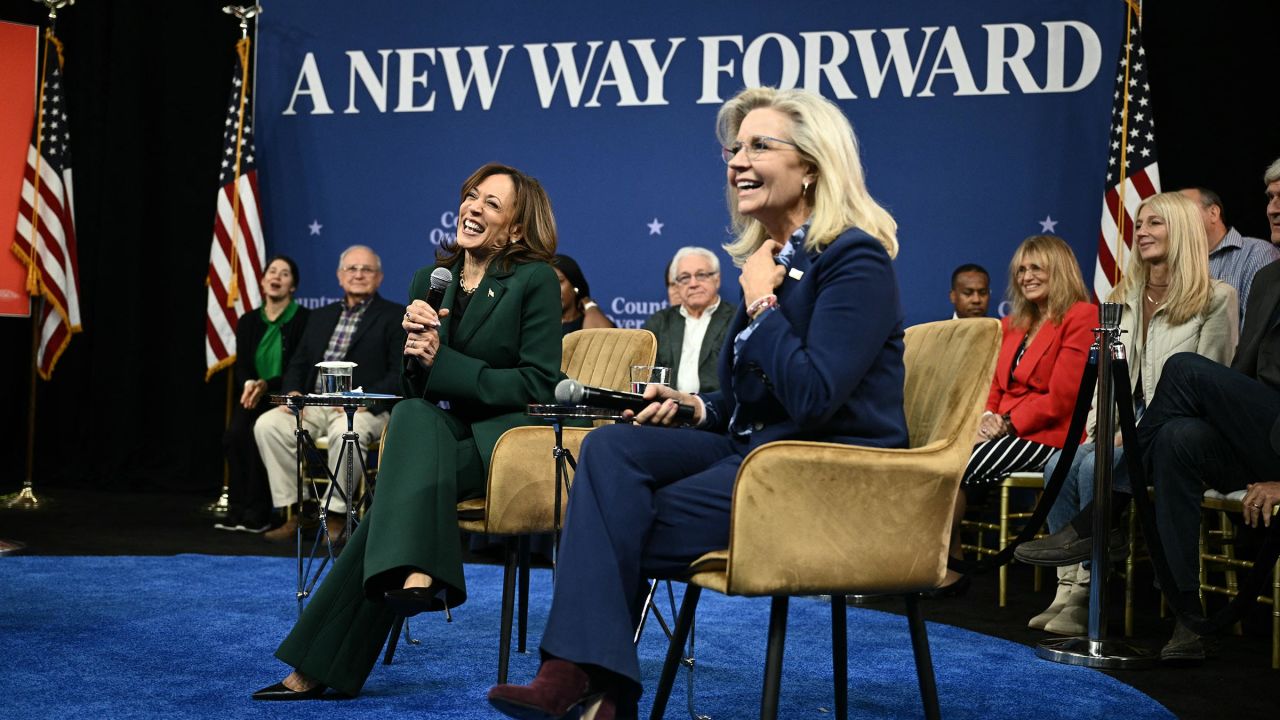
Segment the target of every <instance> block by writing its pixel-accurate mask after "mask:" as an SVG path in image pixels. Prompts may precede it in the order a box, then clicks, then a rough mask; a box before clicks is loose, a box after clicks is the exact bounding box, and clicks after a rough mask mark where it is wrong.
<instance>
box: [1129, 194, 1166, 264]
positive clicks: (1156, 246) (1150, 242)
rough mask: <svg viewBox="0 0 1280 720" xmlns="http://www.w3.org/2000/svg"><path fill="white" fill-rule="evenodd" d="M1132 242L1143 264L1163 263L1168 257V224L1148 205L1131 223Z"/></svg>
mask: <svg viewBox="0 0 1280 720" xmlns="http://www.w3.org/2000/svg"><path fill="white" fill-rule="evenodd" d="M1133 241H1134V244H1135V245H1137V247H1138V256H1139V257H1141V258H1142V260H1143V262H1145V263H1147V264H1148V265H1151V264H1153V263H1160V262H1164V260H1165V259H1166V258H1168V257H1169V223H1168V222H1167V221H1166V220H1165V219H1164V218H1163V217H1160V216H1159V215H1157V214H1156V211H1155V210H1153V209H1152V208H1151V206H1150V205H1144V206H1142V209H1140V210H1138V217H1137V219H1136V220H1134V222H1133Z"/></svg>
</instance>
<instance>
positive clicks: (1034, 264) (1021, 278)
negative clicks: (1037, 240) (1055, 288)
mask: <svg viewBox="0 0 1280 720" xmlns="http://www.w3.org/2000/svg"><path fill="white" fill-rule="evenodd" d="M1014 281H1015V282H1017V284H1018V290H1019V292H1021V293H1022V297H1024V298H1026V299H1027V302H1029V303H1031V304H1033V305H1036V306H1039V307H1043V306H1044V305H1045V303H1047V302H1049V268H1048V265H1047V264H1046V263H1045V258H1043V257H1041V256H1040V254H1039V253H1034V252H1028V253H1023V255H1022V258H1021V259H1020V260H1019V261H1018V268H1017V270H1016V272H1015V273H1014Z"/></svg>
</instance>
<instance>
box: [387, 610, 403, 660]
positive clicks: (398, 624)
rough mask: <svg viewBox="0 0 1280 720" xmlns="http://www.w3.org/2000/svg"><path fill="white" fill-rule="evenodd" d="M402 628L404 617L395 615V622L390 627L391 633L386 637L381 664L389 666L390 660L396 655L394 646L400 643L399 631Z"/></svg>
mask: <svg viewBox="0 0 1280 720" xmlns="http://www.w3.org/2000/svg"><path fill="white" fill-rule="evenodd" d="M402 628H404V616H403V615H397V616H396V621H395V622H394V623H392V625H391V633H390V634H389V635H387V652H386V654H385V655H383V656H382V664H383V665H390V664H391V658H393V657H395V655H396V645H397V644H398V643H399V642H400V630H401V629H402Z"/></svg>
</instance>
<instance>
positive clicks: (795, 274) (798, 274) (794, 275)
mask: <svg viewBox="0 0 1280 720" xmlns="http://www.w3.org/2000/svg"><path fill="white" fill-rule="evenodd" d="M787 275H789V276H790V277H791V279H792V280H799V279H800V278H802V277H804V271H803V270H801V269H800V268H791V270H789V271H788V272H787Z"/></svg>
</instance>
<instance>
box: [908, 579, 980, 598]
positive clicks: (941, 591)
mask: <svg viewBox="0 0 1280 720" xmlns="http://www.w3.org/2000/svg"><path fill="white" fill-rule="evenodd" d="M972 582H973V581H972V579H970V577H969V576H968V575H961V576H960V579H959V580H956V581H955V582H953V583H951V584H950V585H943V586H942V587H938V588H934V589H932V590H925V591H924V592H922V593H920V597H922V598H924V599H926V600H940V599H942V598H956V597H964V594H965V593H967V592H969V585H970V584H971V583H972Z"/></svg>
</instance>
